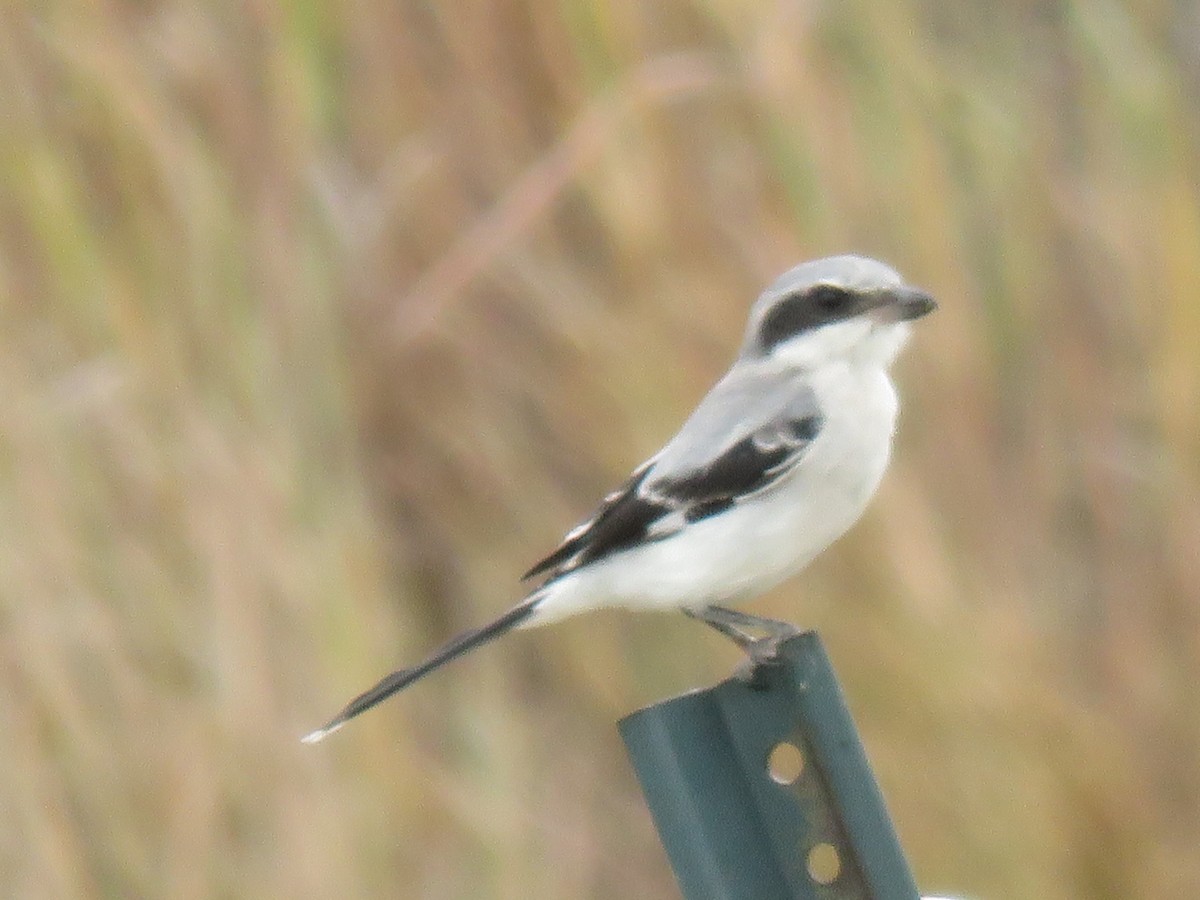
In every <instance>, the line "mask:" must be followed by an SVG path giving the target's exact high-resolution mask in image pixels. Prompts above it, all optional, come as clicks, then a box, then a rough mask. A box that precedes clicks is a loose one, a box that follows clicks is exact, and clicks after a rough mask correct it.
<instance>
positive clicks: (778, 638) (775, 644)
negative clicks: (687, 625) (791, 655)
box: [683, 606, 800, 685]
mask: <svg viewBox="0 0 1200 900" xmlns="http://www.w3.org/2000/svg"><path fill="white" fill-rule="evenodd" d="M683 613H684V615H686V616H688V617H689V618H692V619H697V620H699V621H701V622H703V623H704V624H705V625H708V626H709V627H710V628H712V629H714V630H716V631H719V632H720V633H721V634H723V635H725V636H726V637H727V638H729V639H730V640H731V641H733V642H734V643H735V644H737V645H738V646H739V647H741V648H742V650H743V652H745V654H746V656H747V659H746V660H745V662H743V663H742V664H741V665H740V666H738V668H737V670H736V671H735V672H734V676H735V677H737V678H740V679H742V680H743V681H746V682H749V683H750V684H751V685H753V684H755V683H756V682H758V681H759V680H760V675H761V672H760V669H761V668H762V667H763V666H769V665H774V664H775V663H777V662H778V661H779V646H780V645H781V644H782V643H783V642H784V641H786V640H788V638H793V637H795V636H796V635H798V634H800V629H799V628H797V627H796V626H795V625H793V624H791V623H790V622H781V621H779V620H778V619H764V618H762V617H761V616H752V615H750V614H749V613H743V612H738V611H737V610H735V609H728V608H726V607H724V606H701V607H699V608H696V609H685V610H684V611H683ZM754 632H758V633H759V636H757V637H756V636H755V634H754Z"/></svg>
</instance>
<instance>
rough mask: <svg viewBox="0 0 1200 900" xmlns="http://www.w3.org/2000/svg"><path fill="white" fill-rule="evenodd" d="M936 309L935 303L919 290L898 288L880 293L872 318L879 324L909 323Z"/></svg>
mask: <svg viewBox="0 0 1200 900" xmlns="http://www.w3.org/2000/svg"><path fill="white" fill-rule="evenodd" d="M935 309H937V301H936V300H934V299H933V297H931V296H930V295H929V294H928V293H926V292H925V291H922V290H920V289H919V288H912V287H898V288H891V289H889V290H886V291H881V292H880V294H879V295H878V306H876V307H875V310H874V312H873V315H874V318H876V319H877V320H879V321H881V322H911V321H912V320H913V319H919V318H921V316H927V315H929V314H930V313H931V312H933V311H934V310H935Z"/></svg>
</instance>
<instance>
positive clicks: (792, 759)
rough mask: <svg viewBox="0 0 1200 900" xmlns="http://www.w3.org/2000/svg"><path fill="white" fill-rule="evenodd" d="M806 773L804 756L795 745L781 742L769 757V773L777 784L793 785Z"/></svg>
mask: <svg viewBox="0 0 1200 900" xmlns="http://www.w3.org/2000/svg"><path fill="white" fill-rule="evenodd" d="M803 771H804V754H803V753H801V752H800V748H799V747H797V746H796V745H795V744H789V743H788V742H787V741H781V742H780V743H778V744H776V745H775V747H774V749H773V750H771V755H770V756H768V757H767V772H768V773H769V774H770V776H771V780H772V781H774V782H775V783H776V784H791V783H792V782H794V781H795V780H796V779H797V778H799V777H800V773H801V772H803Z"/></svg>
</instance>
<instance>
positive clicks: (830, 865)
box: [808, 844, 842, 884]
mask: <svg viewBox="0 0 1200 900" xmlns="http://www.w3.org/2000/svg"><path fill="white" fill-rule="evenodd" d="M841 871H842V859H841V857H840V856H838V851H837V847H835V846H833V844H817V845H816V846H815V847H813V848H812V849H811V850H809V851H808V877H809V878H811V879H812V880H813V881H815V882H816V883H817V884H833V882H835V881H836V880H837V877H838V875H840V874H841Z"/></svg>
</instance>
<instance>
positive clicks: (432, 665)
mask: <svg viewBox="0 0 1200 900" xmlns="http://www.w3.org/2000/svg"><path fill="white" fill-rule="evenodd" d="M541 601H542V594H541V592H538V593H535V594H533V595H532V596H530V597H528V598H527V599H525V600H523V601H521V602H520V603H518V604H517V605H516V606H514V607H513V608H512V609H510V610H509V611H508V612H506V613H505V614H504V615H502V616H500V618H498V619H496V620H494V621H492V622H489V623H488V624H486V625H484V626H482V627H480V628H475V629H472V630H471V631H464V632H463V633H462V634H460V635H458V637H456V638H454V639H452V640H451V641H449V642H448V643H446V644H445V645H443V646H442V647H440V648H438V649H437V650H435V651H434V652H433V653H432V654H431V655H430V656H429V658H428V659H426V660H425V661H424V662H421V663H418V664H417V665H415V666H413V667H411V668H408V669H399V670H398V671H395V672H393V673H392V674H391V675H388V676H386V677H384V678H382V679H381V680H380V681H379V683H378V684H377V685H375V687H373V688H371V689H370V690H368V691H364V692H363V693H361V694H359V695H358V696H357V697H355V698H354V699H353V700H351V701H350V702H349V703H347V704H346V708H345V709H343V710H342V711H341V712H340V713H338V714H337V715H336V716H334V717H333V718H332V719H330V720H329V722H328V724H326V725H325V726H324V727H322V728H318V729H317V730H316V731H314V732H312V733H310V734H307V735H305V736H304V737H302V738H301V739H300V740H302V741H303V742H304V743H306V744H315V743H316V742H317V741H319V740H321V739H323V738H326V737H328V736H329V735H331V734H333V733H334V732H335V731H337V730H338V729H339V728H341V727H342V726H343V725H345V724H346V723H347V722H349V721H350V720H351V719H353V718H354V717H355V716H357V715H359V714H361V713H364V712H366V711H367V710H368V709H370V708H371V707H372V706H376V705H378V704H380V703H382V702H383V701H384V700H386V699H387V698H388V697H390V696H392V694H394V693H396V692H397V691H401V690H403V689H404V688H406V687H408V686H409V685H410V684H412V683H413V682H414V681H417V680H418V679H420V678H423V677H425V676H426V675H428V674H429V673H430V672H432V671H433V670H434V669H437V668H440V667H441V666H443V665H445V664H446V663H448V662H450V660H452V659H456V658H457V657H459V656H462V655H463V654H464V653H466V652H467V651H469V650H473V649H475V648H476V647H478V646H479V645H480V644H486V643H487V642H488V641H490V640H492V639H493V638H497V637H499V636H500V635H502V634H504V633H505V632H507V631H511V630H512V629H513V628H515V627H516V626H518V625H520V624H521V623H522V622H523V621H525V620H526V619H527V618H529V617H530V616H531V615H533V612H534V610H536V609H537V607H538V604H539V603H541Z"/></svg>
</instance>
